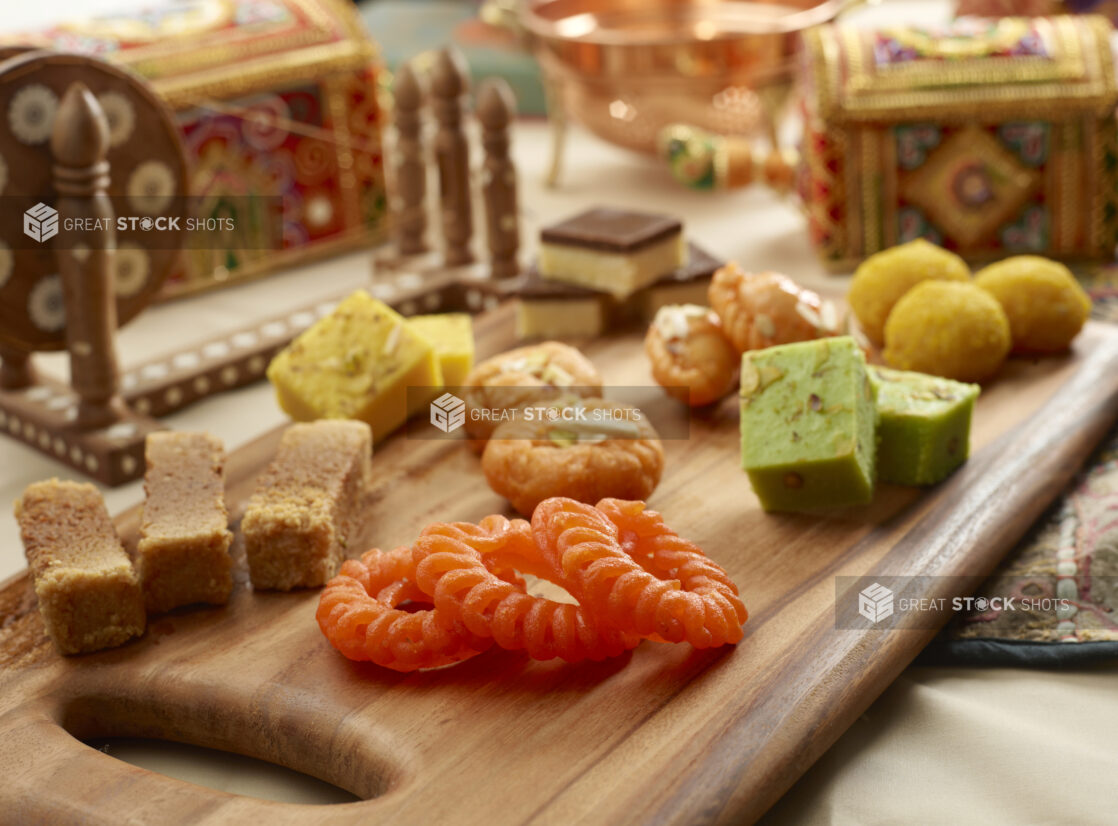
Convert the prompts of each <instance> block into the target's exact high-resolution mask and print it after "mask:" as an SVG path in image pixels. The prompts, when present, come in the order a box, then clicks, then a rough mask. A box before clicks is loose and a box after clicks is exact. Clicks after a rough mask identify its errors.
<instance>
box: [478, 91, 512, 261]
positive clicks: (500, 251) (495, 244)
mask: <svg viewBox="0 0 1118 826" xmlns="http://www.w3.org/2000/svg"><path fill="white" fill-rule="evenodd" d="M515 116H516V96H515V95H514V94H513V92H512V87H510V86H509V84H508V83H507V82H506V81H505V80H504V79H503V78H488V79H487V80H486V81H485V82H484V83H482V85H481V88H480V89H479V90H478V96H477V117H478V120H479V121H480V122H481V127H482V135H481V141H482V146H483V147H484V149H485V164H484V166H483V168H482V196H483V199H484V203H485V222H486V229H487V241H488V246H489V257H490V262H489V263H490V273H491V275H492V277H493V278H510V277H512V276H514V275H516V274H518V273H519V272H520V266H519V264H518V263H517V260H516V254H517V251H518V250H519V248H520V216H519V213H518V207H517V197H516V166H515V165H514V164H513V162H512V158H511V157H510V156H509V129H510V127H511V125H512V121H513V118H515Z"/></svg>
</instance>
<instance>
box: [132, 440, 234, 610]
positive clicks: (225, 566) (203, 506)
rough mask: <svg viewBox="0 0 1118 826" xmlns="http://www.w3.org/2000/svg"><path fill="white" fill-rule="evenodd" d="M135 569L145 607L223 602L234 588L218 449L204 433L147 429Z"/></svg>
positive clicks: (222, 452) (230, 536)
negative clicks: (141, 509)
mask: <svg viewBox="0 0 1118 826" xmlns="http://www.w3.org/2000/svg"><path fill="white" fill-rule="evenodd" d="M145 453H146V456H147V472H146V474H145V475H144V491H145V493H146V499H145V500H144V517H143V523H142V525H141V527H140V541H139V544H138V545H137V548H136V567H137V569H138V571H139V574H140V582H141V583H142V585H143V589H144V601H145V603H146V605H147V610H148V611H151V612H153V613H159V612H162V611H170V610H171V609H172V608H177V607H179V606H180V605H191V604H193V603H196V602H207V603H210V604H213V605H222V604H224V603H225V602H226V601H227V600H228V599H229V592H230V591H231V590H232V588H233V574H232V567H233V566H232V559H231V558H230V556H229V545H230V544H231V543H232V541H233V534H232V533H230V531H229V514H228V513H227V511H226V510H225V449H224V447H223V445H222V443H221V441H220V440H219V439H217V438H216V437H214V436H211V435H209V434H208V433H172V432H159V433H152V434H151V435H150V436H148V437H147V442H146V445H145Z"/></svg>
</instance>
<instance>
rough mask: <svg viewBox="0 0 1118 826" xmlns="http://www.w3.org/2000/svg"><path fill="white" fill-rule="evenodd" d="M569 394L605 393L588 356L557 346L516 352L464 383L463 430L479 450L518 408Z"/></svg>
mask: <svg viewBox="0 0 1118 826" xmlns="http://www.w3.org/2000/svg"><path fill="white" fill-rule="evenodd" d="M571 394H574V395H580V396H587V397H590V396H595V397H596V396H601V394H602V376H601V374H600V373H599V372H598V370H597V368H595V367H594V365H593V364H592V363H591V362H590V360H589V359H588V358H586V356H584V355H583V354H582V353H580V352H579V351H578V350H577V349H575V348H574V347H571V346H570V345H568V344H563V343H562V342H559V341H545V342H542V343H540V344H531V345H528V346H525V347H518V348H516V349H514V350H508V351H506V352H504V353H501V354H499V355H496V356H493V357H492V358H489V359H486V360H485V361H483V362H481V363H480V364H479V365H478V366H477V367H475V368H474V370H473V372H471V373H470V375H469V376H468V377H467V378H466V381H465V402H466V421H465V425H464V426H465V428H466V432H467V433H468V434H469V435H470V437H471V439H473V440H474V441H473V444H474V446H475V447H476V448H480V447H483V446H484V444H485V441H486V440H488V439H489V437H490V435H491V434H492V433H493V431H494V430H496V429H497V426H498V425H500V424H502V423H503V422H506V421H510V420H512V419H514V418H515V411H516V410H517V408H519V407H521V406H523V405H526V404H528V403H531V402H536V401H541V400H547V399H553V398H555V397H556V396H559V395H568V396H569V395H571Z"/></svg>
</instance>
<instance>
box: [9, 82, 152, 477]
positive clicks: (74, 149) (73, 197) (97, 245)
mask: <svg viewBox="0 0 1118 826" xmlns="http://www.w3.org/2000/svg"><path fill="white" fill-rule="evenodd" d="M108 145H109V127H108V122H107V120H106V119H105V114H104V112H103V111H102V109H101V106H100V104H99V103H98V102H97V99H96V98H95V97H94V96H93V94H92V93H91V92H90V91H89V89H88V88H87V87H86V86H84V85H83V84H80V83H74V84H72V85H71V86H70V87H69V89H68V90H67V91H66V93H65V95H64V96H63V98H62V102H61V104H59V107H58V113H57V115H56V117H55V122H54V127H53V131H52V133H51V141H50V149H51V154H52V156H53V158H54V167H53V183H54V189H55V191H56V192H57V193H58V201H57V209H58V211H59V213H60V214H62V215H65V216H67V217H68V218H69V217H73V218H78V219H88V218H96V219H101V221H99V222H98V226H101V227H110V226H111V225H112V223H113V208H112V204H111V203H110V202H109V198H108V195H107V194H106V188H107V186H108V182H109V163H108V161H107V160H106V153H107V150H108ZM72 226H73V224H70V223H67V222H63V223H62V224H61V225H60V229H59V231H58V234H57V235H56V236H55V240H54V248H55V255H56V258H57V264H58V270H59V273H60V275H61V278H62V289H63V296H64V302H65V307H66V347H67V350H68V351H69V354H70V376H71V379H70V385H69V386H67V385H65V384H62V383H61V382H57V381H52V380H49V379H46V378H43V377H40V376H37V375H36V374H35V372H34V370H33V369H32V368H31V364H30V354H29V353H27V352H21V351H20V350H18V349H16V348H11V347H5V348H4V349H3V351H2V355H3V358H4V363H3V370H2V371H0V387H2V389H0V427H2V428H5V429H6V430H7V432H8V433H9V435H11V436H15V437H17V438H20V439H22V440H23V441H24V442H26V443H27V444H29V445H31V446H32V447H35V448H37V449H39V450H41V451H42V452H44V453H47V454H49V455H51V456H52V457H54V458H55V459H57V460H59V461H62V462H65V463H66V464H69V465H70V466H71V467H74V468H76V469H78V470H80V471H82V472H83V473H87V474H89V475H90V476H93V477H94V478H96V479H98V480H100V481H102V482H105V483H106V484H109V485H117V484H120V483H122V482H126V481H130V480H131V479H134V478H136V477H137V476H138V475H140V474H142V472H143V464H144V463H143V452H144V439H145V438H146V436H147V434H148V433H150V432H151V431H153V430H158V429H160V426H159V423H158V422H156V421H154V420H152V419H149V418H147V417H144V416H138V415H136V414H134V413H132V412H131V411H130V410H129V409H128V408H127V407H126V406H125V404H124V402H123V401H122V399H121V397H120V395H119V392H118V389H119V388H118V373H117V357H116V326H117V314H116V300H115V297H114V292H113V281H112V279H113V275H112V273H113V260H114V256H115V254H116V250H115V237H114V232H113V230H112V229H102V230H100V231H98V232H96V233H78V232H75V231H74V230H72V229H69V228H68V227H72ZM91 236H92V237H91Z"/></svg>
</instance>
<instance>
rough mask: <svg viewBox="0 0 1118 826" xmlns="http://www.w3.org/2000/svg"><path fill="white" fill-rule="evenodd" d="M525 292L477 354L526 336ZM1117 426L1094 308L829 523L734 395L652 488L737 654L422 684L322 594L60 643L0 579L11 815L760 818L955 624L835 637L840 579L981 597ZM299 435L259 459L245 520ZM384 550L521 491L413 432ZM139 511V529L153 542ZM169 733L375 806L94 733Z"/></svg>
mask: <svg viewBox="0 0 1118 826" xmlns="http://www.w3.org/2000/svg"><path fill="white" fill-rule="evenodd" d="M511 327H512V325H511V315H510V310H509V309H508V308H503V309H501V310H498V311H496V312H494V313H490V314H488V315H486V316H484V317H482V318H481V319H480V320H479V322H478V324H477V335H478V342H479V349H480V351H481V353H483V354H489V353H493V352H497V351H499V350H502V349H505V348H507V347H509V346H511V345H512V344H513V341H512V333H511ZM586 352H587V353H588V355H590V356H591V357H592V358H593V359H594V360H595V362H596V363H597V364H598V365H599V366H600V367H601V368H602V370H603V372H604V374H605V376H606V380H607V383H612V384H615V385H628V384H633V383H635V382H641V383H645V382H647V381H648V380H647V379H646V378H645V377H646V376H647V365H646V362H645V358H644V354H643V351H642V348H641V347H640V343H639V339H638V337H637V336H635V335H622V336H618V337H614V338H607V339H603V340H601V341H597V342H594V343H593V344H591V345H589V346H588V347H587V348H586ZM1115 418H1118V332H1115V331H1112V330H1110V329H1109V328H1105V327H1102V326H1098V325H1092V326H1089V327H1088V329H1087V330H1086V331H1085V332H1084V334H1083V335H1081V336H1080V338H1079V339H1078V340H1077V342H1076V347H1075V350H1074V352H1073V353H1072V354H1071V355H1069V356H1067V357H1060V358H1055V359H1046V360H1043V361H1039V362H1035V363H1030V362H1026V361H1014V362H1012V363H1011V364H1010V365H1008V366H1007V368H1006V369H1005V371H1004V373H1003V375H1002V376H1001V377H1000V378H999V379H998V380H997V382H996V383H994V384H992V385H991V386H990V387H989V388H987V389H986V391H985V392H984V393H983V395H982V398H981V400H980V401H979V404H978V410H977V414H976V420H975V430H974V448H975V452H974V455H973V456H972V458H971V460H970V461H969V462H968V463H967V464H966V465H965V466H964V467H963V468H962V469H961V470H960V471H959V472H957V473H956V474H955V475H954V476H953V477H952V478H951V479H950V480H949V481H947V482H946V483H944V484H942V485H940V486H939V487H937V488H935V489H932V490H929V491H925V492H921V491H917V490H912V489H902V488H883V489H881V490H880V491H879V493H878V496H877V501H876V502H875V504H874V505H872V506H870V507H866V508H861V509H852V510H846V511H842V512H838V513H832V514H829V515H826V516H772V515H766V514H764V513H762V512H761V511H760V509H759V507H758V505H757V502H756V500H755V498H754V497H753V495H752V493H751V492H750V488H749V484H748V481H747V479H746V478H745V476H744V475H743V474H742V473H741V471H740V470H739V469H738V447H737V415H736V410H735V404H734V401H733V400H728V401H727V403H726V404H725V405H723V407H722V408H720V409H719V410H718V411H717V412H716V413H713V414H711V415H710V416H708V417H706V418H704V419H702V420H700V421H696V422H695V423H694V424H693V426H692V433H691V438H690V439H688V440H679V441H669V442H666V443H665V446H666V449H667V467H666V471H665V475H664V479H663V482H662V483H661V485H660V488H659V489H658V490H657V491H656V493H655V494H654V496H653V498H652V504H653V505H654V506H655V507H656V508H657V509H659V510H661V511H662V512H663V513H664V514H665V517H666V518H667V520H668V522H669V524H671V525H673V526H674V527H676V528H677V529H678V530H679V531H680V533H682V534H683V535H685V536H688V537H690V538H692V539H694V540H696V541H697V542H699V543H700V544H701V545H702V546H703V547H704V548H705V549H706V550H707V552H708V553H709V554H710V555H711V556H712V557H714V558H715V559H716V560H718V561H719V562H720V563H721V564H723V565H724V566H725V567H726V568H727V570H728V571H729V572H730V574H731V575H732V576H733V578H734V580H735V581H736V582H737V583H738V584H739V586H740V588H741V591H742V595H743V598H744V600H745V603H746V605H747V606H748V608H749V610H750V614H751V616H750V619H749V622H748V624H747V626H746V636H745V639H744V640H743V641H742V642H741V643H740V644H739V645H737V646H735V647H726V648H723V649H718V650H708V651H695V650H693V649H692V648H691V647H690V646H687V645H662V644H654V643H650V642H645V643H644V644H642V645H641V646H640V647H639V648H638V649H636V650H635V651H633V652H631V653H630V654H628V655H626V656H623V657H619V658H617V659H614V660H611V661H607V662H604V663H598V664H593V663H592V664H583V665H575V666H572V665H566V664H563V663H557V662H552V663H533V662H530V661H528V660H527V659H526V658H525V657H524V656H522V655H521V654H517V653H509V652H503V651H499V650H492V651H489V652H487V653H485V654H482V655H480V656H478V657H476V658H475V659H473V660H470V661H468V662H466V663H464V664H461V665H458V666H455V667H452V668H448V669H442V670H438V671H433V672H427V673H421V674H411V675H401V674H396V673H394V672H390V671H387V670H383V669H380V668H378V667H376V666H372V665H369V664H356V663H351V662H349V661H347V660H345V659H343V658H342V657H341V656H340V655H339V654H337V653H336V652H335V651H334V650H333V649H331V648H330V647H329V645H328V644H327V643H326V641H325V640H324V638H323V637H322V635H321V634H320V633H319V631H318V628H317V626H316V624H315V621H314V611H315V607H316V605H317V601H318V594H317V591H304V592H299V593H291V594H277V593H261V594H255V593H253V592H252V591H251V589H249V588H247V587H245V586H244V585H243V584H239V585H238V587H237V588H236V589H235V592H234V596H233V598H232V600H231V603H230V604H229V605H228V606H226V607H225V608H202V609H193V610H183V611H180V612H177V613H173V614H170V615H166V616H162V617H157V618H154V619H153V620H152V621H151V623H150V625H149V629H148V631H147V633H146V634H145V636H144V637H143V638H142V639H140V640H138V641H136V642H133V643H131V644H129V645H127V646H124V647H122V648H119V649H115V650H111V651H105V652H101V653H98V654H93V655H86V656H82V657H74V658H62V657H60V656H58V655H57V654H56V653H55V652H54V650H53V648H52V647H51V645H50V643H49V641H48V640H47V639H46V637H45V636H44V634H43V629H42V624H41V622H40V620H39V616H38V612H37V610H36V608H35V602H34V597H33V595H32V594H31V592H30V589H29V587H28V582H27V578H26V576H19V577H16V578H14V579H12V580H10V581H9V582H7V583H6V584H5V585H4V586H2V587H0V616H3V618H4V619H3V623H2V627H0V664H2V668H0V742H2V743H3V748H2V749H0V776H2V777H3V778H4V782H3V783H2V784H0V818H2V819H4V820H7V821H11V822H20V823H28V822H44V823H46V822H49V823H52V824H56V823H78V822H81V823H105V824H116V823H122V822H129V823H154V822H159V823H190V824H199V823H203V824H215V823H242V822H267V823H330V824H335V823H337V824H346V823H355V824H356V823H370V822H377V823H432V824H433V823H439V824H442V823H455V824H459V823H461V824H485V826H494V824H522V823H563V824H568V823H575V822H580V823H602V824H616V823H638V822H639V823H644V822H656V823H707V822H712V823H713V822H725V823H743V822H747V821H751V820H753V819H755V818H757V817H758V816H759V815H760V814H761V813H763V812H764V811H765V810H766V809H767V808H768V807H769V806H770V805H771V804H772V803H773V802H774V801H775V800H776V799H777V798H778V797H779V796H780V795H781V794H782V793H783V792H784V790H785V789H787V788H788V786H789V785H791V784H792V782H793V781H794V780H795V779H796V778H797V777H799V775H800V774H802V773H803V772H804V771H805V770H806V769H807V767H808V766H809V765H810V764H811V763H812V762H813V761H814V760H815V759H816V758H817V757H818V756H819V755H820V754H822V753H823V751H824V750H825V749H827V748H828V747H829V746H830V745H831V743H832V742H834V740H835V739H836V738H837V737H838V736H839V734H840V733H841V732H842V731H843V730H844V729H845V728H846V727H847V726H848V725H849V724H850V723H851V722H852V721H853V720H854V719H855V718H856V717H857V716H858V715H859V714H861V713H862V711H863V710H865V708H866V707H867V706H869V705H870V703H871V702H872V701H873V700H874V698H876V697H877V696H878V694H880V693H881V691H882V690H884V688H885V687H886V686H887V685H888V684H889V683H890V682H891V681H892V680H893V679H894V678H895V677H896V676H897V675H898V673H899V672H900V671H901V670H902V669H903V668H904V667H905V666H906V665H907V664H908V663H909V662H910V661H911V660H912V658H913V657H914V656H915V655H916V654H917V652H918V651H919V650H920V649H921V647H922V646H924V645H925V644H926V643H927V642H928V641H929V640H930V639H931V637H932V636H933V634H934V630H932V629H912V628H906V627H905V626H904V625H903V624H902V625H901V626H899V627H898V628H897V629H896V630H890V631H876V632H875V631H872V630H871V631H852V630H839V629H836V627H835V577H836V576H839V575H861V574H867V573H872V574H881V575H885V574H897V575H917V574H923V575H929V576H932V575H941V576H948V575H950V576H951V577H952V578H950V579H943V580H938V579H937V580H927V582H928V583H929V584H928V585H927V592H926V594H925V595H926V596H930V597H939V596H946V597H952V596H961V595H964V594H965V593H967V592H969V591H971V590H973V589H974V588H975V587H976V586H977V585H978V584H979V582H980V581H981V580H982V579H983V578H984V577H985V576H986V575H987V574H989V573H990V572H991V571H992V570H993V568H994V566H995V565H996V563H997V562H998V560H999V559H1000V558H1001V557H1002V556H1003V555H1004V554H1005V553H1006V552H1007V551H1008V550H1009V549H1010V548H1011V547H1012V545H1013V543H1014V542H1015V541H1016V540H1017V539H1018V538H1019V537H1020V536H1022V535H1023V533H1024V532H1025V531H1026V529H1027V528H1028V527H1029V525H1030V524H1031V523H1032V521H1033V520H1034V519H1035V518H1036V517H1037V516H1038V515H1039V514H1040V513H1041V511H1042V509H1043V508H1044V507H1045V506H1046V505H1047V504H1048V503H1049V502H1050V501H1051V500H1052V499H1053V498H1054V497H1055V496H1056V495H1057V494H1058V492H1059V491H1060V490H1061V488H1062V486H1063V485H1064V484H1065V483H1066V482H1067V481H1068V480H1069V479H1070V478H1071V476H1072V475H1073V474H1074V472H1075V471H1076V469H1077V468H1078V467H1079V466H1080V464H1081V463H1082V462H1083V461H1084V459H1085V458H1086V456H1087V455H1088V453H1089V451H1090V450H1091V448H1092V447H1093V446H1094V445H1095V444H1096V443H1097V442H1098V440H1099V439H1100V438H1101V437H1102V436H1103V434H1104V433H1105V431H1106V429H1107V428H1108V426H1109V425H1110V424H1111V423H1112V422H1113V421H1114V420H1115ZM277 436H278V434H277V433H271V434H269V435H267V436H265V437H263V438H261V439H260V440H258V441H256V442H254V443H252V444H250V445H248V446H246V447H245V448H243V449H241V450H239V451H237V452H235V453H234V454H233V455H232V456H231V458H230V462H229V474H228V476H229V485H228V497H229V503H230V510H231V513H232V514H233V517H234V519H238V518H239V517H240V515H241V513H242V511H243V507H244V503H245V500H246V498H247V496H248V495H249V493H250V492H251V490H252V487H253V480H254V478H255V476H256V474H257V473H258V472H259V471H260V470H261V469H262V468H263V467H264V465H265V464H266V463H267V461H268V460H269V459H270V457H271V454H272V451H273V449H274V446H275V443H276V440H277ZM374 467H375V469H376V485H375V488H374V490H373V491H372V493H371V497H370V499H371V501H370V505H369V508H368V523H367V525H366V531H365V535H364V540H365V541H366V543H367V544H370V545H371V544H376V545H379V546H382V547H391V546H395V545H398V544H404V543H409V542H411V541H412V540H413V539H414V537H415V536H416V534H417V533H418V531H419V530H420V529H421V528H422V527H423V526H424V525H426V524H427V523H429V522H431V521H434V520H451V519H470V520H476V519H478V518H480V517H481V516H483V515H485V514H487V513H490V512H492V511H494V510H500V509H501V508H502V507H503V502H502V501H501V500H500V499H499V498H498V497H497V496H496V495H495V494H493V493H492V492H490V491H489V490H488V488H487V486H486V485H485V484H484V481H483V479H482V477H481V474H480V470H479V468H478V460H477V458H476V456H475V455H474V454H473V453H471V452H470V451H469V450H468V449H467V448H466V446H465V445H464V444H463V443H462V442H461V441H458V440H455V441H420V440H416V439H403V438H394V439H392V440H390V441H389V442H388V443H386V444H385V445H383V446H382V447H380V448H378V452H377V455H376V456H375V457H374ZM137 516H138V515H137V512H136V510H135V509H133V510H132V511H129V512H127V513H125V514H122V515H121V516H120V518H119V520H118V524H119V526H120V528H121V530H122V532H123V533H124V534H125V535H126V536H127V537H128V541H129V542H132V541H134V537H135V531H136V526H137ZM107 736H134V737H152V738H161V739H168V740H176V741H181V742H187V743H194V744H198V745H202V746H208V747H213V748H218V749H224V750H227V751H233V752H240V753H243V754H248V755H251V756H254V757H258V758H261V759H264V760H269V761H272V762H275V763H280V764H282V765H285V766H288V767H290V768H292V769H295V770H298V771H302V772H306V773H307V774H311V775H314V776H316V777H320V778H322V779H324V780H326V781H329V782H331V783H334V784H336V785H338V786H341V787H343V788H345V789H348V790H350V791H352V792H353V793H355V794H356V795H357V796H359V797H361V798H362V800H361V801H360V802H357V803H346V804H338V805H331V806H300V805H293V804H281V803H272V802H266V801H262V800H258V799H254V798H248V797H241V796H237V795H230V794H226V793H223V792H219V791H214V790H211V789H206V788H202V787H200V786H196V785H194V784H191V783H187V782H183V781H179V780H175V779H171V778H168V777H166V776H163V775H159V774H155V773H152V772H149V771H146V770H144V769H140V768H137V767H134V766H131V765H128V764H126V763H123V762H121V761H118V760H116V759H115V758H112V757H109V756H107V755H105V754H102V753H100V752H99V751H97V750H95V749H93V748H90V747H89V746H86V745H84V744H83V743H81V742H80V738H95V737H107Z"/></svg>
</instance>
